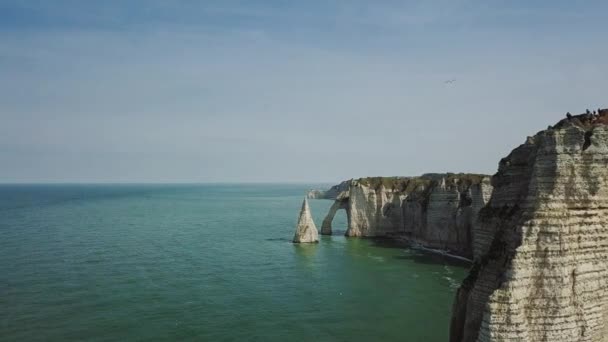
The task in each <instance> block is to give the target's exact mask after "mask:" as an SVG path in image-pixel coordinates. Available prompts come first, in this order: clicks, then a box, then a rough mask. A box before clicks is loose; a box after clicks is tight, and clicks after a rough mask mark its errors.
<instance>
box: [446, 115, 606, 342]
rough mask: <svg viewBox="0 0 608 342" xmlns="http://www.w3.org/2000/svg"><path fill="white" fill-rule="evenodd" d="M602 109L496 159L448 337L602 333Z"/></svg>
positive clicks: (577, 337)
mask: <svg viewBox="0 0 608 342" xmlns="http://www.w3.org/2000/svg"><path fill="white" fill-rule="evenodd" d="M606 122H608V111H602V112H601V115H600V116H594V115H581V116H575V117H571V118H570V119H567V120H563V121H561V122H560V123H558V124H557V125H556V126H554V127H553V128H549V129H547V130H546V131H542V132H539V133H538V134H536V135H535V136H534V137H530V138H528V140H527V141H526V142H525V143H524V144H523V145H521V146H520V147H518V148H516V149H515V150H514V151H513V152H511V154H510V155H509V156H508V157H506V158H504V159H503V160H501V162H500V165H499V171H498V173H497V174H496V175H495V176H494V177H493V178H492V184H493V186H494V192H493V194H492V198H491V200H490V202H489V203H488V205H487V206H486V207H485V208H483V209H482V210H481V212H480V216H479V225H478V228H477V230H476V234H475V235H476V239H475V251H476V252H475V256H476V260H475V263H474V265H473V267H472V269H471V272H470V274H469V276H468V277H467V278H466V279H465V281H464V282H463V284H462V286H461V288H460V289H459V290H458V293H457V296H456V299H455V302H454V307H453V316H452V324H451V328H450V340H451V341H453V342H460V341H564V342H565V341H608V301H607V298H608V297H607V293H608V277H607V275H608V274H607V272H608V270H607V268H608V127H607V126H606V125H605V123H606Z"/></svg>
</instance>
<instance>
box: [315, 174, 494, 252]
mask: <svg viewBox="0 0 608 342" xmlns="http://www.w3.org/2000/svg"><path fill="white" fill-rule="evenodd" d="M491 192H492V186H491V185H490V177H489V176H486V175H478V174H452V173H447V174H425V175H422V176H420V177H369V178H360V179H352V180H349V181H345V182H342V183H340V184H339V185H336V186H334V187H332V188H331V189H330V190H329V191H326V192H313V194H315V195H314V196H318V194H322V196H318V197H315V198H331V199H334V203H333V205H332V207H331V209H330V211H329V213H328V214H327V216H326V217H325V219H324V220H323V225H322V227H321V234H325V235H330V234H332V221H333V219H334V216H335V214H336V212H337V211H338V210H340V209H344V210H345V211H346V215H347V219H348V229H347V231H346V235H347V236H361V237H393V238H399V239H403V240H406V241H408V242H411V243H416V244H419V245H422V246H424V247H428V248H435V249H441V250H446V251H450V252H451V253H454V254H457V255H460V256H464V257H469V258H471V257H472V256H473V246H474V243H473V241H474V239H475V234H476V230H477V214H478V212H479V210H480V209H481V208H482V207H484V206H485V204H486V203H487V201H488V200H489V197H490V194H491ZM310 194H311V193H309V197H310V196H311V195H310Z"/></svg>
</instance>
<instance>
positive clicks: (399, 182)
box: [354, 173, 490, 192]
mask: <svg viewBox="0 0 608 342" xmlns="http://www.w3.org/2000/svg"><path fill="white" fill-rule="evenodd" d="M484 178H485V179H489V178H490V176H489V175H483V174H475V173H427V174H424V175H422V176H418V177H364V178H359V179H355V180H354V181H356V182H358V183H359V184H361V185H364V186H368V187H370V188H373V189H380V188H381V187H384V188H385V189H393V190H397V191H405V192H411V191H414V190H415V189H416V188H417V187H418V186H420V185H423V186H428V185H431V184H432V183H433V182H439V181H441V179H445V181H446V183H448V184H452V183H465V184H469V185H471V184H479V183H481V182H482V181H483V180H484Z"/></svg>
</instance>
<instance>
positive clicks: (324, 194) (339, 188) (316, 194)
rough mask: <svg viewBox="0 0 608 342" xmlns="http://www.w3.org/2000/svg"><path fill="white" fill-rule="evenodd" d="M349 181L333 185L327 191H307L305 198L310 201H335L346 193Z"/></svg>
mask: <svg viewBox="0 0 608 342" xmlns="http://www.w3.org/2000/svg"><path fill="white" fill-rule="evenodd" d="M350 182H351V181H350V180H347V181H344V182H342V183H340V184H338V185H334V186H332V187H331V188H329V190H309V191H308V194H307V195H306V197H308V198H310V199H330V200H335V199H336V198H337V197H338V196H339V195H340V194H342V193H343V192H345V191H348V188H349V187H350Z"/></svg>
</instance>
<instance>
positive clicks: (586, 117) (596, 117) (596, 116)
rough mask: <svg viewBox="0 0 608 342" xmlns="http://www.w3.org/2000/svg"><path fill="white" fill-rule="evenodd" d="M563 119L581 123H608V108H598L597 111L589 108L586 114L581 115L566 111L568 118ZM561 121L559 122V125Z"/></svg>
mask: <svg viewBox="0 0 608 342" xmlns="http://www.w3.org/2000/svg"><path fill="white" fill-rule="evenodd" d="M562 121H571V122H573V123H575V124H580V125H593V124H596V123H601V124H608V108H604V109H601V108H598V109H597V111H595V110H594V111H593V112H592V111H590V110H589V109H587V110H586V111H585V113H584V114H579V115H572V114H570V112H568V113H566V119H565V120H562ZM561 123H562V122H560V123H558V126H559V125H560V124H561Z"/></svg>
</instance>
